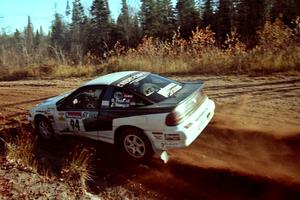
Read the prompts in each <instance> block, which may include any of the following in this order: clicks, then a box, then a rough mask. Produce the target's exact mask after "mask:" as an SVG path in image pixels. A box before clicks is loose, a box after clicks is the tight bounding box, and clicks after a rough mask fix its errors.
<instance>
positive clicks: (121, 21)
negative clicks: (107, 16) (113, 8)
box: [117, 0, 131, 46]
mask: <svg viewBox="0 0 300 200" xmlns="http://www.w3.org/2000/svg"><path fill="white" fill-rule="evenodd" d="M117 24H118V27H119V29H120V34H121V41H122V43H123V44H125V46H129V42H130V37H131V30H130V26H131V20H130V16H129V11H128V5H127V2H126V0H122V9H121V13H120V15H119V17H118V20H117Z"/></svg>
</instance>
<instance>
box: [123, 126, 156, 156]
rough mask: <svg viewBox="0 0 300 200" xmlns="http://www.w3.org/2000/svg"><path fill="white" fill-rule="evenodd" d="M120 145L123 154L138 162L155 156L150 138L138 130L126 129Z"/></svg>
mask: <svg viewBox="0 0 300 200" xmlns="http://www.w3.org/2000/svg"><path fill="white" fill-rule="evenodd" d="M120 144H121V147H122V150H123V152H124V153H125V154H126V155H127V156H129V157H130V158H131V159H133V160H136V161H143V160H146V159H149V158H151V157H152V156H153V154H154V151H153V148H152V145H151V142H150V141H149V139H148V137H147V136H145V135H144V134H143V132H142V131H140V130H139V129H136V128H125V129H124V130H123V131H122V133H121V137H120Z"/></svg>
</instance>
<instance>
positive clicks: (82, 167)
mask: <svg viewBox="0 0 300 200" xmlns="http://www.w3.org/2000/svg"><path fill="white" fill-rule="evenodd" d="M10 121H11V120H10ZM12 121H13V122H14V123H10V124H11V125H9V126H8V125H6V124H8V120H6V119H5V118H4V117H2V116H1V115H0V125H1V126H0V142H1V144H0V145H2V146H3V147H1V148H3V149H4V150H3V151H1V152H0V153H1V154H2V155H4V156H5V160H6V162H7V163H9V165H10V166H13V167H15V168H17V169H21V170H22V171H24V172H29V173H34V174H38V175H39V176H40V177H44V180H50V179H51V181H58V182H61V183H63V184H65V185H66V186H67V187H68V188H69V189H70V191H72V192H73V195H75V196H76V198H75V199H78V198H80V197H81V196H82V195H85V194H86V191H87V182H88V181H92V176H91V173H92V170H91V169H92V168H91V164H92V160H93V155H94V153H95V152H94V150H93V149H87V148H85V147H83V146H76V147H75V148H74V150H73V151H71V153H70V155H69V157H68V158H67V157H66V158H64V160H65V164H64V165H63V166H62V167H61V169H60V173H57V172H54V171H51V166H44V165H43V163H41V162H39V160H38V155H37V152H38V151H36V150H37V149H36V148H37V143H38V140H37V136H36V135H35V134H33V130H32V129H31V128H30V127H29V126H28V124H24V123H22V122H20V121H19V120H14V119H12ZM12 124H13V125H12ZM0 197H1V195H0Z"/></svg>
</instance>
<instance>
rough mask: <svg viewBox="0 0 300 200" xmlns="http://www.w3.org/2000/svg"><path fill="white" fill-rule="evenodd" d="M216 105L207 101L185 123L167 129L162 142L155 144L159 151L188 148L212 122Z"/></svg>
mask: <svg viewBox="0 0 300 200" xmlns="http://www.w3.org/2000/svg"><path fill="white" fill-rule="evenodd" d="M214 110H215V103H214V102H213V101H212V100H210V99H208V98H207V99H206V100H205V102H204V103H203V104H202V105H201V106H200V107H199V108H198V109H197V110H196V111H195V112H194V113H193V114H192V115H191V116H190V117H189V118H187V119H186V120H184V122H182V123H181V124H179V125H177V126H174V127H167V128H166V129H165V131H164V132H163V138H162V141H160V142H154V148H155V149H157V150H168V149H174V148H182V147H187V146H189V145H190V144H192V143H193V141H195V140H196V139H197V137H198V136H199V135H200V134H201V133H202V131H203V130H204V128H205V127H206V126H207V125H208V123H209V122H210V121H211V119H212V117H213V115H214Z"/></svg>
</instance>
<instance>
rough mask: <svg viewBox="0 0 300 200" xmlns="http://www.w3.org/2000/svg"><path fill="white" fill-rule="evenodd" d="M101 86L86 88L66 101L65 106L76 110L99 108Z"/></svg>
mask: <svg viewBox="0 0 300 200" xmlns="http://www.w3.org/2000/svg"><path fill="white" fill-rule="evenodd" d="M101 93H102V88H88V89H85V90H83V91H81V92H79V93H78V94H77V95H76V96H74V97H73V98H72V99H70V100H69V101H68V103H67V104H66V108H68V109H76V110H84V109H85V110H95V109H98V108H99V105H100V101H99V100H100V96H101Z"/></svg>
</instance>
